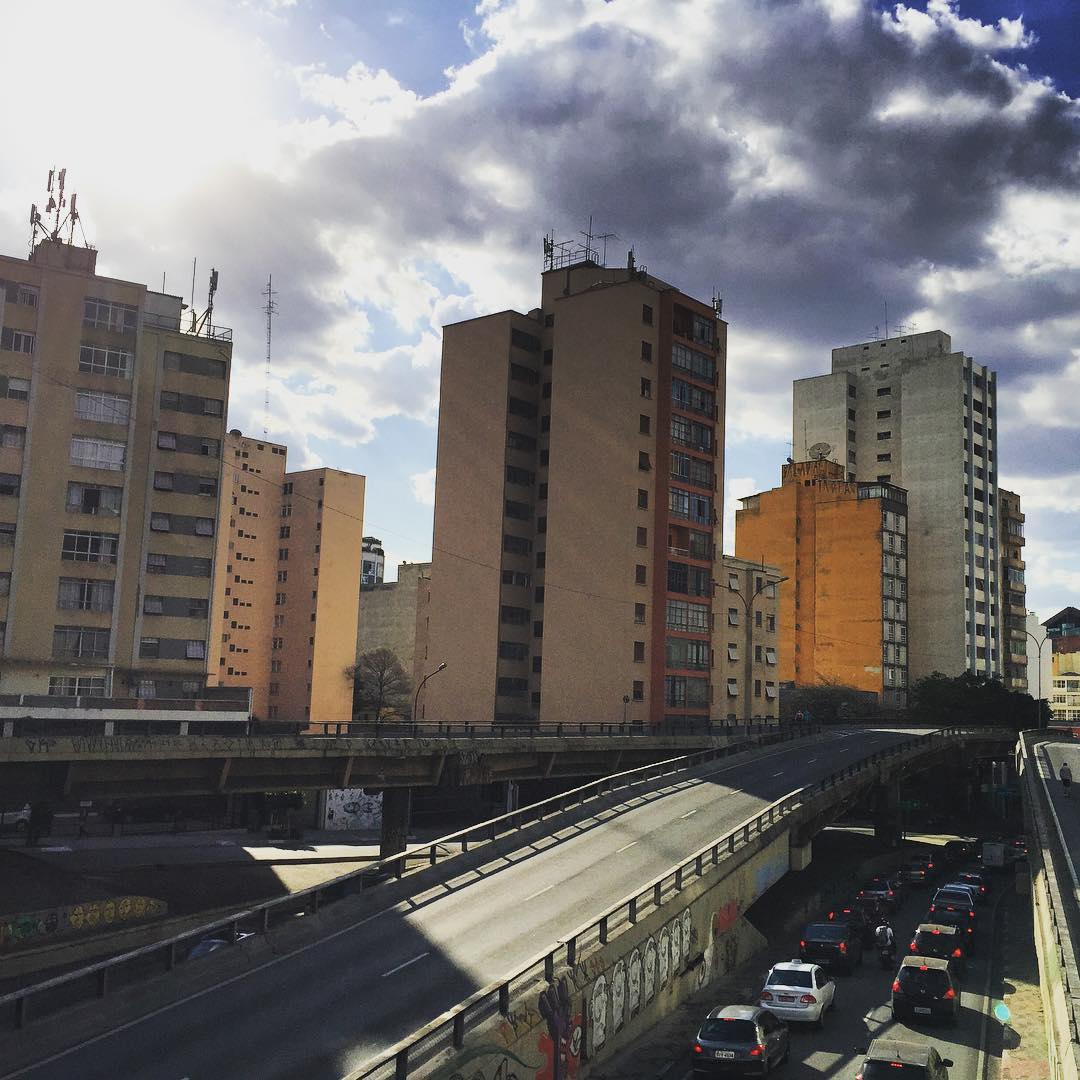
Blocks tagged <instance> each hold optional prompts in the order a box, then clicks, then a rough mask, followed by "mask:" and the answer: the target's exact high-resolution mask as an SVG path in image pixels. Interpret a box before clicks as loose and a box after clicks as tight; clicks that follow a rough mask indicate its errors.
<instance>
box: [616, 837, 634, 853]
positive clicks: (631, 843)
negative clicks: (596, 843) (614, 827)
mask: <svg viewBox="0 0 1080 1080" xmlns="http://www.w3.org/2000/svg"><path fill="white" fill-rule="evenodd" d="M636 843H637V841H636V840H631V841H630V843H629V844H624V845H623V846H622V847H621V848H619V850H618V851H616V852H615V854H616V855H621V854H622V853H623V852H624V851H628V850H629V849H630V848H632V847H633V846H634V845H635V844H636Z"/></svg>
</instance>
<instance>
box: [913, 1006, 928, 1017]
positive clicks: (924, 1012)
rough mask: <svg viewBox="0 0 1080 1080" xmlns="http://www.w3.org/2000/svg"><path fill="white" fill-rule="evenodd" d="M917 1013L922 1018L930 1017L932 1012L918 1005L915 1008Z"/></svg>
mask: <svg viewBox="0 0 1080 1080" xmlns="http://www.w3.org/2000/svg"><path fill="white" fill-rule="evenodd" d="M915 1012H917V1013H918V1014H919V1015H920V1016H929V1015H930V1010H929V1009H926V1008H924V1007H923V1006H921V1005H916V1006H915Z"/></svg>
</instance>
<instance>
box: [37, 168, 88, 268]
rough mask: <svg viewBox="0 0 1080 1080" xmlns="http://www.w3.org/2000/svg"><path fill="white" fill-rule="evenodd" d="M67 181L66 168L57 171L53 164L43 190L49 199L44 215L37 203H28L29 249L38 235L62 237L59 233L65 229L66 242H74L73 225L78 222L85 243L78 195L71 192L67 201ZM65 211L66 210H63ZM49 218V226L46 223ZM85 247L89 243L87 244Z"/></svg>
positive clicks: (50, 237) (52, 237)
mask: <svg viewBox="0 0 1080 1080" xmlns="http://www.w3.org/2000/svg"><path fill="white" fill-rule="evenodd" d="M66 183H67V169H66V168H65V169H60V170H59V171H58V170H57V169H56V167H55V166H54V167H53V168H51V169H50V170H49V179H48V182H47V184H46V187H45V190H46V193H47V194H48V196H49V201H48V202H47V203H46V204H45V217H44V218H43V217H42V214H41V211H40V210H38V208H37V203H31V204H30V250H31V251H33V249H34V245H35V244H36V243H37V241H38V237H39V236H42V237H48V238H49V239H50V240H60V239H62V236H61V234H62V233H63V231H64V230H65V229H66V230H67V243H69V244H73V243H74V242H75V225H76V224H78V226H79V232H80V233H82V238H83V243H84V244H86V233H85V232H83V228H82V218H81V217H80V215H79V210H78V205H77V204H78V201H79V196H78V194H77V193H76V192H72V193H71V201H70V203H69V202H68V198H67V195H66V194H65V192H64V187H65V185H66ZM65 211H66V212H65ZM49 219H51V228H50V224H49V223H48V221H49ZM86 246H87V247H89V246H90V245H89V244H87V245H86Z"/></svg>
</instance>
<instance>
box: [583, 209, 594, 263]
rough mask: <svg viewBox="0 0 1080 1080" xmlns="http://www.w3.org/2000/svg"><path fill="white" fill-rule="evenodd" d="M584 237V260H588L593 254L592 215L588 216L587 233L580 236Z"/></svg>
mask: <svg viewBox="0 0 1080 1080" xmlns="http://www.w3.org/2000/svg"><path fill="white" fill-rule="evenodd" d="M581 235H582V236H584V237H585V258H586V259H590V258H591V257H592V254H593V246H592V242H593V231H592V214H590V215H589V231H588V232H583V233H582V234H581Z"/></svg>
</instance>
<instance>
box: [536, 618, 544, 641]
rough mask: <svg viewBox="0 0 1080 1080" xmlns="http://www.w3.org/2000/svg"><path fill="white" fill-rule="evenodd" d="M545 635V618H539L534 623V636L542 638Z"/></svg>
mask: <svg viewBox="0 0 1080 1080" xmlns="http://www.w3.org/2000/svg"><path fill="white" fill-rule="evenodd" d="M543 636H544V620H543V619H537V620H536V622H534V623H533V637H538V638H542V637H543Z"/></svg>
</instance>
